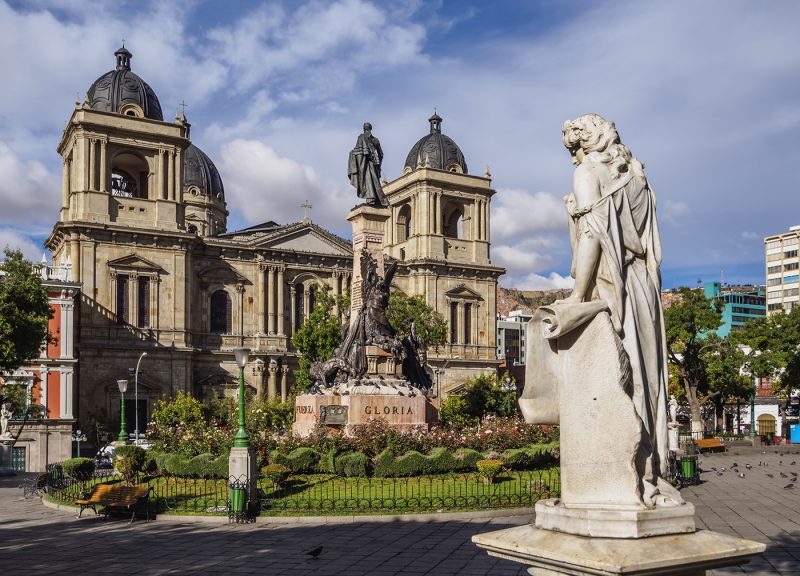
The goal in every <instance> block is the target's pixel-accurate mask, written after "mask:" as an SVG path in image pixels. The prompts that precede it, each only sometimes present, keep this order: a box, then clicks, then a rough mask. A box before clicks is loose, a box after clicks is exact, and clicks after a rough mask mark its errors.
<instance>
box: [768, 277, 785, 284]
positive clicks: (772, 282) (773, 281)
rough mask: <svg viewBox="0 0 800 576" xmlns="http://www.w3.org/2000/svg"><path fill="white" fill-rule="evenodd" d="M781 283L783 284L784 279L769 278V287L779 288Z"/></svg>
mask: <svg viewBox="0 0 800 576" xmlns="http://www.w3.org/2000/svg"><path fill="white" fill-rule="evenodd" d="M781 282H783V278H769V279H768V280H767V286H778V285H779V284H780V283H781Z"/></svg>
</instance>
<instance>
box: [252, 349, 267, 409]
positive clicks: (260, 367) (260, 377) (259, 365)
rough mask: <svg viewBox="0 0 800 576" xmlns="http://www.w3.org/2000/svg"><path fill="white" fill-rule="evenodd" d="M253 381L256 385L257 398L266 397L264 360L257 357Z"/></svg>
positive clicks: (254, 363) (254, 364)
mask: <svg viewBox="0 0 800 576" xmlns="http://www.w3.org/2000/svg"><path fill="white" fill-rule="evenodd" d="M253 381H254V382H255V385H256V398H258V399H259V400H260V399H261V398H263V397H264V361H263V360H262V359H261V358H256V359H255V361H254V362H253Z"/></svg>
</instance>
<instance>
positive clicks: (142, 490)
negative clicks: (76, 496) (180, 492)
mask: <svg viewBox="0 0 800 576" xmlns="http://www.w3.org/2000/svg"><path fill="white" fill-rule="evenodd" d="M151 490H152V488H150V487H149V486H125V485H123V484H95V486H94V487H93V488H92V491H91V492H90V493H89V494H88V495H87V496H86V498H82V499H80V500H75V504H77V505H79V506H80V507H81V509H80V512H79V513H78V518H80V517H81V514H83V511H84V510H85V509H86V508H91V509H92V510H94V513H95V515H97V513H98V512H97V506H103V514H105V517H106V518H108V515H109V514H110V513H111V512H115V511H122V512H130V513H131V522H133V519H134V518H135V517H136V513H137V512H141V511H142V510H144V513H145V518H147V520H150V508H149V499H150V491H151Z"/></svg>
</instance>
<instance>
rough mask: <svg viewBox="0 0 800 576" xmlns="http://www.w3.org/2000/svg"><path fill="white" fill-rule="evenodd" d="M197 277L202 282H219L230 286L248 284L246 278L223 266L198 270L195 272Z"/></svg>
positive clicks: (217, 265)
mask: <svg viewBox="0 0 800 576" xmlns="http://www.w3.org/2000/svg"><path fill="white" fill-rule="evenodd" d="M197 277H198V278H200V279H201V280H204V281H210V280H220V281H222V282H230V283H232V284H250V282H249V281H248V280H247V278H245V277H244V276H242V275H241V274H239V273H238V272H237V271H236V270H234V269H233V268H231V267H230V266H227V265H225V264H216V265H212V266H211V267H210V268H206V269H205V270H200V271H199V272H197Z"/></svg>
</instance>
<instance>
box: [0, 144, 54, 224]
mask: <svg viewBox="0 0 800 576" xmlns="http://www.w3.org/2000/svg"><path fill="white" fill-rule="evenodd" d="M60 184H61V182H60V178H59V177H57V176H56V175H55V174H52V173H51V172H49V171H48V170H47V168H46V167H45V166H44V165H43V164H42V163H41V162H38V161H36V160H28V161H24V160H21V159H20V158H19V157H18V156H17V155H16V154H15V153H14V151H13V150H12V149H11V148H10V147H9V146H8V145H7V144H5V143H4V142H2V141H0V206H2V207H3V208H2V210H0V225H3V224H11V223H14V224H15V225H17V226H19V225H20V224H21V223H29V224H33V225H38V226H41V225H42V224H43V223H52V222H55V220H56V219H57V218H58V208H59V206H60V201H61V185H60Z"/></svg>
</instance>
